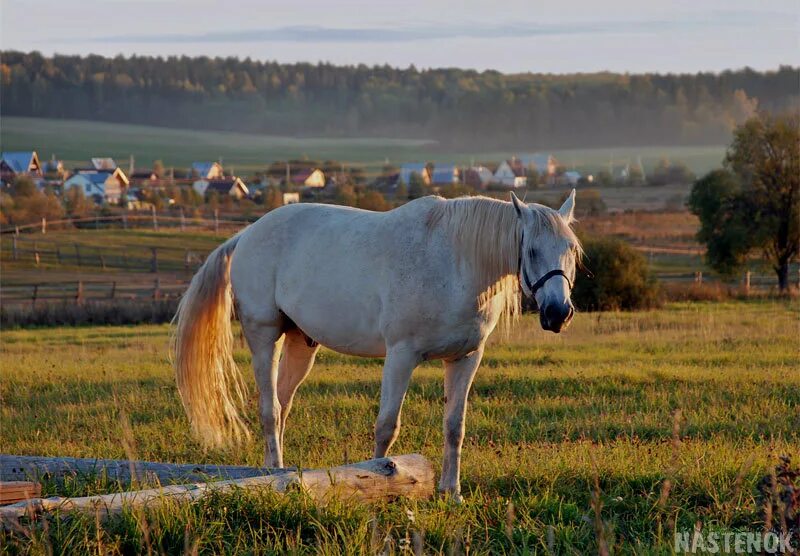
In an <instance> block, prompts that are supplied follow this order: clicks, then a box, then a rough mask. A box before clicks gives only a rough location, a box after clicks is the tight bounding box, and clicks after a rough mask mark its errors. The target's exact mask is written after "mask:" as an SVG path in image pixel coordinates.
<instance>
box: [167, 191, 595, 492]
mask: <svg viewBox="0 0 800 556" xmlns="http://www.w3.org/2000/svg"><path fill="white" fill-rule="evenodd" d="M511 197H512V202H511V203H509V202H505V201H499V200H495V199H489V198H485V197H469V198H461V199H455V200H444V199H442V198H439V197H425V198H422V199H418V200H415V201H411V202H409V203H407V204H405V205H403V206H402V207H399V208H397V209H394V210H392V211H389V212H385V213H375V212H369V211H364V210H358V209H353V208H346V207H339V206H331V205H320V204H294V205H289V206H285V207H282V208H279V209H277V210H274V211H271V212H270V213H269V214H267V215H265V216H263V217H262V218H261V219H259V220H258V221H257V222H255V223H254V224H252V225H251V226H249V227H248V228H246V229H245V230H244V231H242V232H241V233H239V234H238V235H236V236H234V237H232V238H231V239H229V240H228V241H226V242H225V243H223V244H222V245H221V246H219V247H218V248H217V249H216V250H215V251H214V252H212V253H211V255H209V257H208V259H207V260H206V262H205V263H204V264H203V266H202V267H201V268H200V270H199V271H198V272H197V274H196V275H195V276H194V278H193V279H192V282H191V284H190V286H189V288H188V290H187V291H186V294H185V295H184V297H183V299H182V300H181V302H180V306H179V307H178V312H177V314H176V316H175V320H176V321H177V329H176V334H175V339H174V351H175V359H174V362H175V371H176V375H177V383H178V388H179V390H180V395H181V399H182V400H183V404H184V407H185V409H186V412H187V414H188V416H189V419H190V421H191V425H192V428H193V429H194V431H195V432H196V433H197V434H198V435H199V436H200V437H201V438H202V439H203V440H205V441H206V442H207V443H209V444H212V445H223V444H226V443H229V442H231V441H238V440H240V439H242V438H243V437H246V436H248V432H247V429H246V427H245V425H244V422H243V421H242V419H241V417H240V416H239V410H240V407H241V406H242V404H243V402H244V399H245V390H244V387H243V384H242V379H241V376H240V375H239V373H238V371H237V370H236V365H235V363H234V360H233V355H232V344H233V335H232V331H231V314H232V311H233V308H234V306H233V304H234V299H235V302H236V313H237V315H238V317H239V320H240V321H241V325H242V329H243V331H244V336H245V338H246V339H247V342H248V345H249V347H250V350H251V351H252V353H253V367H254V370H255V377H256V383H257V385H258V390H259V409H260V417H261V423H262V425H263V429H264V435H265V439H266V448H265V452H266V456H265V465H266V466H268V467H283V440H284V434H285V431H286V418H287V416H288V415H289V410H290V409H291V407H292V398H293V397H294V394H295V392H296V390H297V388H298V386H299V385H300V383H301V382H302V381H303V380H304V379H305V378H306V376H307V375H308V373H309V371H310V370H311V367H312V365H313V364H314V357H315V355H316V353H317V350H318V349H319V345H324V346H326V347H328V348H330V349H333V350H335V351H338V352H341V353H346V354H351V355H359V356H369V357H385V362H384V365H383V377H382V380H381V398H380V410H379V414H378V419H377V422H376V424H375V457H376V458H377V457H383V456H384V455H385V454H386V452H387V451H388V450H389V448H390V447H391V445H392V443H393V442H394V440H395V438H396V437H397V434H398V430H399V427H400V409H401V406H402V404H403V400H404V398H405V395H406V390H407V389H408V383H409V379H410V378H411V373H412V371H413V370H414V368H415V367H416V366H417V365H418V364H419V363H420V362H422V361H425V360H429V359H441V360H443V361H444V389H445V412H444V458H443V465H442V475H441V480H440V483H439V489H440V490H441V491H443V492H448V493H450V494H451V495H453V496H454V497H456V498H460V494H459V492H460V487H459V468H460V463H461V446H462V442H463V438H464V415H465V412H466V404H467V395H468V393H469V389H470V385H471V384H472V380H473V377H474V376H475V372H476V371H477V369H478V366H479V365H480V362H481V357H482V355H483V350H484V346H485V344H486V339H487V338H488V337H489V334H491V332H492V331H493V330H494V329H495V327H496V326H497V324H498V322H499V321H500V319H501V317H506V318H507V319H508V320H510V319H511V318H513V317H516V316H517V314H518V312H519V307H520V288H521V289H522V292H523V293H524V294H526V295H527V296H535V298H536V301H537V303H538V306H539V307H540V320H541V325H542V327H543V328H544V329H546V330H551V331H553V332H559V331H560V330H561V329H562V328H564V327H565V326H566V325H567V324H568V323H569V321H570V320H571V318H572V314H573V307H572V303H571V301H570V290H571V287H572V280H573V279H574V274H575V264H576V260H577V258H578V257H580V244H579V242H578V240H577V238H576V237H575V234H574V233H573V231H572V229H571V228H570V223H571V222H572V215H573V208H574V202H575V191H574V190H573V191H572V194H571V195H570V196H569V198H568V199H567V200H566V201H565V202H564V204H563V206H562V207H561V208H560V209H559V210H558V211H555V210H553V209H551V208H548V207H545V206H542V205H537V204H531V205H526V204H524V203H522V202H521V201H520V200H519V199H518V198H517V197H516V195H514V194H513V193H512V196H511ZM531 280H534V282H531ZM281 342H282V349H281ZM281 351H282V352H283V354H282V356H281Z"/></svg>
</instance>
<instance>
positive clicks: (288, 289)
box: [232, 197, 472, 356]
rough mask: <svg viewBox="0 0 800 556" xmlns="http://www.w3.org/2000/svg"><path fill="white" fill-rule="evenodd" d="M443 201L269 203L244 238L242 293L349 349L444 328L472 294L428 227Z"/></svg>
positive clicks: (375, 347)
mask: <svg viewBox="0 0 800 556" xmlns="http://www.w3.org/2000/svg"><path fill="white" fill-rule="evenodd" d="M441 202H444V201H443V200H441V199H439V198H435V197H428V198H422V199H417V200H415V201H412V202H409V203H407V204H406V205H404V206H402V207H399V208H397V209H395V210H392V211H389V212H385V213H376V212H370V211H364V210H359V209H352V208H347V207H339V206H332V205H318V204H310V203H309V204H296V205H289V206H286V207H282V208H280V209H277V210H275V211H272V212H270V213H269V214H267V215H266V216H264V217H263V218H262V219H261V220H259V221H258V222H256V223H254V224H253V225H252V226H251V228H250V229H248V231H247V232H246V233H245V234H244V235H243V237H242V239H241V240H240V242H239V245H238V246H237V249H236V252H235V253H234V257H233V261H234V267H233V269H232V280H233V282H234V292H235V295H236V296H237V298H240V297H244V298H247V302H248V303H259V302H260V303H267V304H269V305H270V306H271V307H272V308H273V309H274V310H279V311H281V312H283V313H284V314H285V315H287V316H288V317H289V318H291V319H292V321H294V322H295V323H296V324H297V326H299V327H300V328H301V329H302V330H303V331H304V332H305V333H306V334H307V335H309V336H310V337H312V338H314V339H315V340H317V341H318V342H320V343H321V344H323V345H326V346H328V347H330V348H333V349H335V350H338V351H342V352H345V353H352V354H359V355H371V356H380V355H383V354H384V353H385V349H386V346H387V344H388V345H391V344H392V343H393V342H396V341H402V340H403V339H404V338H406V337H414V336H417V337H419V336H420V328H421V327H427V329H428V330H426V332H427V333H428V335H429V336H431V337H435V336H437V335H440V336H441V335H442V334H446V333H447V331H446V329H448V328H449V327H450V326H451V325H452V323H453V322H461V320H462V319H461V318H460V316H459V317H458V318H456V317H455V316H454V315H455V314H456V313H459V312H463V311H465V310H466V311H469V307H468V306H467V305H469V303H471V302H470V300H461V299H460V298H458V299H456V297H457V296H458V292H463V291H465V288H464V287H462V284H460V282H459V281H460V280H461V279H462V278H463V277H462V276H461V275H460V273H458V272H457V271H456V269H455V261H454V257H453V253H452V249H451V248H450V246H449V243H448V242H447V241H446V240H444V238H443V236H441V234H438V233H437V232H436V230H431V229H429V227H428V217H429V213H430V210H431V208H432V207H433V206H435V204H436V203H441ZM237 259H239V262H238V264H237ZM237 274H239V275H241V274H247V275H248V276H246V277H242V276H237ZM240 290H247V291H240ZM241 305H243V303H240V307H241ZM241 309H244V308H241ZM241 309H240V310H241ZM471 325H472V324H471V323H470V326H471ZM431 349H433V350H435V349H436V346H434V347H432V348H431Z"/></svg>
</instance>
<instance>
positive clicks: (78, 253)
mask: <svg viewBox="0 0 800 556" xmlns="http://www.w3.org/2000/svg"><path fill="white" fill-rule="evenodd" d="M75 258H76V259H77V260H78V266H81V246H80V245H78V244H77V243H76V244H75Z"/></svg>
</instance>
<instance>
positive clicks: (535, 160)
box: [517, 153, 550, 172]
mask: <svg viewBox="0 0 800 556" xmlns="http://www.w3.org/2000/svg"><path fill="white" fill-rule="evenodd" d="M517 159H518V160H519V161H520V162H522V165H523V166H525V167H528V166H536V169H537V170H538V171H540V172H541V171H543V170H547V165H548V164H549V163H550V155H549V154H544V153H534V154H522V155H519V156H518V157H517Z"/></svg>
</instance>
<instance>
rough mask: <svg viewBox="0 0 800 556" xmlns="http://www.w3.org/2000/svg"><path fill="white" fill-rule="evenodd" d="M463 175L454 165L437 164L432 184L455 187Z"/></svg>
mask: <svg viewBox="0 0 800 556" xmlns="http://www.w3.org/2000/svg"><path fill="white" fill-rule="evenodd" d="M460 175H461V173H460V172H459V170H458V168H457V167H456V166H455V165H454V164H437V165H436V166H434V168H433V175H431V184H433V185H439V186H441V185H453V184H454V183H458V181H459V179H460Z"/></svg>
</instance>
